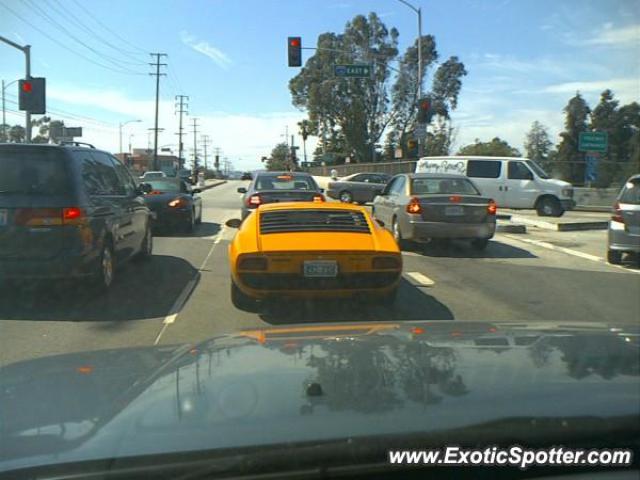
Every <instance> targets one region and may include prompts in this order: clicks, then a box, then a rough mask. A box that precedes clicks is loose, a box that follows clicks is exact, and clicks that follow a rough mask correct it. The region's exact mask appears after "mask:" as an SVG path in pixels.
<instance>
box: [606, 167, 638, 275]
mask: <svg viewBox="0 0 640 480" xmlns="http://www.w3.org/2000/svg"><path fill="white" fill-rule="evenodd" d="M625 252H628V253H636V254H639V255H640V174H638V175H633V176H632V177H630V178H629V179H628V180H627V181H626V183H625V185H624V187H622V189H621V190H620V193H619V194H618V198H617V200H616V203H615V205H614V206H613V215H612V216H611V221H610V222H609V233H608V241H607V260H608V261H609V263H613V264H620V263H622V255H623V254H624V253H625Z"/></svg>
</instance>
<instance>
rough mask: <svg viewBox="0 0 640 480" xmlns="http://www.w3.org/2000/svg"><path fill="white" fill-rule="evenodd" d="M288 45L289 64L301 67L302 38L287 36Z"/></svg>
mask: <svg viewBox="0 0 640 480" xmlns="http://www.w3.org/2000/svg"><path fill="white" fill-rule="evenodd" d="M287 45H288V47H289V66H290V67H301V66H302V38H300V37H289V38H288V40H287Z"/></svg>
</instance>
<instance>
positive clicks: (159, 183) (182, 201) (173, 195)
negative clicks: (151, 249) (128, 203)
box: [144, 178, 202, 232]
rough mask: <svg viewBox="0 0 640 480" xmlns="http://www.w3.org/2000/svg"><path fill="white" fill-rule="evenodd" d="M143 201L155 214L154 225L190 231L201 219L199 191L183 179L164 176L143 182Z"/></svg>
mask: <svg viewBox="0 0 640 480" xmlns="http://www.w3.org/2000/svg"><path fill="white" fill-rule="evenodd" d="M144 190H145V191H146V192H147V193H146V195H145V197H144V198H145V201H146V204H147V206H148V207H149V209H151V211H152V212H153V213H154V214H155V216H156V218H155V221H154V227H156V228H162V227H166V228H181V229H183V230H185V231H187V232H192V231H193V229H194V228H195V225H196V224H197V223H200V222H201V221H202V198H200V196H199V195H198V194H199V193H200V192H201V191H200V189H197V188H191V185H189V184H188V183H187V182H185V181H184V180H180V179H175V178H165V179H162V180H153V181H151V182H147V183H146V184H144Z"/></svg>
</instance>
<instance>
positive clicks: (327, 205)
mask: <svg viewBox="0 0 640 480" xmlns="http://www.w3.org/2000/svg"><path fill="white" fill-rule="evenodd" d="M310 208H312V209H314V210H344V211H352V212H367V209H366V208H365V207H361V206H360V205H354V204H350V203H340V202H277V203H265V204H264V205H261V206H260V208H258V212H269V211H272V210H308V209H310Z"/></svg>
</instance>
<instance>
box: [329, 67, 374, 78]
mask: <svg viewBox="0 0 640 480" xmlns="http://www.w3.org/2000/svg"><path fill="white" fill-rule="evenodd" d="M372 71H373V68H372V67H371V65H334V66H333V73H334V75H335V76H336V77H347V78H369V77H371V72H372Z"/></svg>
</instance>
